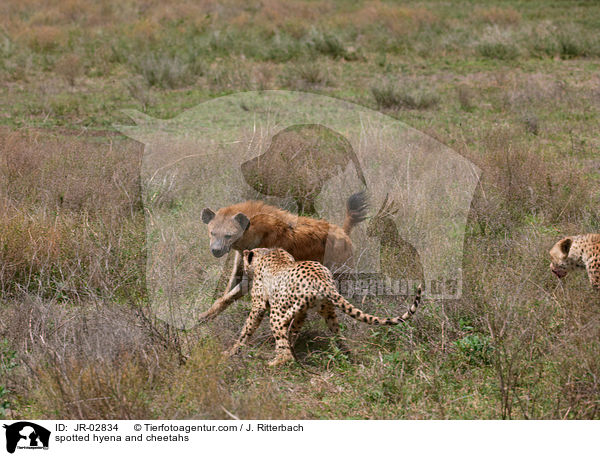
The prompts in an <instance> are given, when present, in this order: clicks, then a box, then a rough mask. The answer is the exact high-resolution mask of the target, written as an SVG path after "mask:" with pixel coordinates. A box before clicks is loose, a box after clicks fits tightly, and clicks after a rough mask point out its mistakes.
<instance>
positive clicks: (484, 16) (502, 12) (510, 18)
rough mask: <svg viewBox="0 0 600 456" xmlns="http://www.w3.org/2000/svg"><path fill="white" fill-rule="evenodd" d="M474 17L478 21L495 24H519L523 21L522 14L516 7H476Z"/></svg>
mask: <svg viewBox="0 0 600 456" xmlns="http://www.w3.org/2000/svg"><path fill="white" fill-rule="evenodd" d="M473 18H474V19H475V20H476V21H477V22H483V23H485V24H494V25H517V24H519V22H521V14H520V13H519V12H518V11H517V10H515V9H514V8H511V7H509V8H500V7H498V6H493V7H491V8H481V7H477V8H475V11H474V12H473Z"/></svg>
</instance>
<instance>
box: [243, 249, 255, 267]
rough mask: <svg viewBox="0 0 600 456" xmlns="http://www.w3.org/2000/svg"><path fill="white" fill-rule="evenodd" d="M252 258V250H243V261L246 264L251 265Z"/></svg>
mask: <svg viewBox="0 0 600 456" xmlns="http://www.w3.org/2000/svg"><path fill="white" fill-rule="evenodd" d="M253 257H254V252H253V251H252V250H244V260H245V261H246V263H247V264H250V263H252V258H253Z"/></svg>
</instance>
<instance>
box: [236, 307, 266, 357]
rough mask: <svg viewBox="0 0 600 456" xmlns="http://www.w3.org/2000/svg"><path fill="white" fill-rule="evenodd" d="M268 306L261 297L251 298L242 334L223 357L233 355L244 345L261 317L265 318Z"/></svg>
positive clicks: (258, 324)
mask: <svg viewBox="0 0 600 456" xmlns="http://www.w3.org/2000/svg"><path fill="white" fill-rule="evenodd" d="M268 306H269V303H268V301H267V300H266V299H262V297H261V296H252V310H250V315H248V318H247V319H246V323H244V327H243V328H242V333H241V334H240V337H239V339H238V340H237V342H236V343H235V344H234V345H233V347H231V348H230V349H229V350H227V351H226V352H225V355H227V356H231V355H234V354H235V353H236V352H237V351H238V350H239V349H240V347H242V346H243V345H245V344H246V342H247V341H248V339H249V338H250V337H251V336H252V334H254V332H255V331H256V329H257V328H258V327H259V326H260V323H261V321H262V319H263V317H264V316H265V312H266V311H267V308H268Z"/></svg>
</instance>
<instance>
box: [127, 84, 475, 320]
mask: <svg viewBox="0 0 600 456" xmlns="http://www.w3.org/2000/svg"><path fill="white" fill-rule="evenodd" d="M126 113H127V114H128V115H129V116H130V117H132V118H133V119H134V120H135V122H136V125H135V126H124V125H121V126H118V127H117V128H118V129H119V130H120V131H121V132H123V133H124V134H125V135H127V136H129V137H131V138H133V139H136V140H138V141H140V142H142V143H144V145H145V150H144V156H143V160H142V169H141V179H142V197H143V203H144V209H145V214H146V234H147V255H148V256H147V265H146V283H147V287H148V291H149V296H150V298H151V302H152V307H153V309H154V311H155V312H156V314H157V316H158V317H159V318H161V319H163V320H165V321H167V322H169V323H170V324H172V325H175V326H177V327H180V328H191V327H193V326H195V325H196V324H197V321H198V316H199V315H201V314H202V313H203V312H205V311H206V310H207V309H209V308H210V307H211V306H212V305H213V303H214V301H215V298H217V297H218V296H220V293H219V292H218V291H217V290H222V289H223V288H224V286H223V285H224V283H226V282H227V280H228V279H229V274H230V271H231V268H232V262H233V251H231V250H230V248H229V246H230V245H231V243H232V242H233V241H235V239H233V240H231V241H230V242H229V244H228V243H227V239H228V238H227V236H230V237H231V236H233V237H234V238H235V236H236V233H235V232H233V231H232V232H225V231H227V230H226V229H225V228H224V231H223V233H217V234H219V235H220V236H221V237H220V238H219V239H220V240H221V241H220V243H216V242H215V243H213V245H212V251H211V245H210V244H209V236H208V234H207V232H206V225H204V224H203V223H202V220H203V215H205V214H206V213H203V209H204V208H212V209H214V210H215V211H216V210H217V209H219V208H223V207H226V206H230V205H233V204H236V203H240V202H243V201H247V200H260V201H263V202H265V203H266V204H269V205H272V206H276V207H278V208H282V209H285V210H288V211H290V212H291V213H293V214H298V213H300V214H302V215H306V216H309V217H313V218H317V219H325V220H328V221H329V222H331V223H333V224H336V225H339V226H341V225H342V223H343V221H344V217H345V216H346V212H347V211H348V207H349V206H348V204H349V203H348V200H349V198H350V197H351V195H357V194H359V195H360V194H363V195H365V196H366V197H368V199H367V209H366V218H365V219H364V220H362V221H361V222H360V223H358V224H357V225H356V226H355V227H354V228H353V230H352V233H351V239H352V244H353V250H354V252H353V262H352V264H351V265H346V266H348V268H347V269H348V270H347V271H345V273H346V274H345V276H344V278H341V279H339V280H338V285H339V288H340V292H341V293H342V295H344V296H346V297H348V298H350V297H352V296H353V295H357V294H358V295H364V294H374V295H382V296H390V295H407V294H410V293H411V292H412V289H413V287H414V286H415V285H417V284H418V283H421V282H422V283H423V284H424V291H423V294H424V297H426V298H432V299H457V298H459V297H460V296H461V293H462V269H461V267H462V258H463V241H464V235H465V226H466V222H467V216H468V213H469V210H470V205H471V200H472V197H473V193H474V191H475V187H476V185H477V182H478V179H479V174H480V171H479V169H478V168H477V167H476V166H474V165H473V164H472V163H471V162H470V161H468V160H467V159H465V158H464V157H462V156H461V155H459V154H457V153H456V152H454V151H453V150H451V149H450V148H448V147H447V146H445V145H443V144H441V143H440V142H438V141H436V140H434V139H433V138H431V137H429V136H427V135H425V134H423V133H421V132H419V131H417V130H415V129H413V128H410V127H408V126H407V125H406V124H404V123H402V122H400V121H398V120H396V119H393V118H391V117H389V116H386V115H383V114H381V113H379V112H376V111H372V110H370V109H367V108H365V107H362V106H358V105H355V104H352V103H348V102H345V101H341V100H338V99H334V98H329V97H326V96H322V95H316V94H309V93H301V92H291V91H261V92H244V93H238V94H234V95H229V96H226V97H222V98H217V99H213V100H210V101H207V102H205V103H202V104H200V105H198V106H197V107H195V108H193V109H190V110H188V111H185V112H184V113H182V114H181V115H179V116H178V117H176V118H174V119H170V120H158V119H153V118H150V117H147V116H145V115H143V114H141V113H139V112H137V111H126ZM361 192H364V193H361ZM355 203H356V202H355ZM356 204H358V203H356ZM211 213H212V211H211ZM213 215H214V213H213ZM236 216H237V217H238V218H237V219H236V225H235V226H236V227H242V228H246V227H247V222H246V220H245V218H244V216H243V214H242V215H236ZM205 223H206V222H205ZM288 225H289V229H291V230H293V229H294V225H295V222H294V221H292V222H288ZM217 244H218V245H217ZM330 244H332V245H331V246H329V245H327V246H326V248H325V257H324V258H323V262H324V264H326V263H327V260H328V255H329V256H330V255H333V253H332V252H333V249H335V245H333V242H332V243H330ZM334 272H335V271H334Z"/></svg>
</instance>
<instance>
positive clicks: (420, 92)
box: [371, 82, 440, 109]
mask: <svg viewBox="0 0 600 456" xmlns="http://www.w3.org/2000/svg"><path fill="white" fill-rule="evenodd" d="M371 93H372V94H373V98H375V102H376V103H377V107H378V108H379V109H428V108H432V107H434V106H436V105H437V104H438V103H439V100H440V97H439V95H438V94H437V93H435V92H433V91H432V90H431V89H424V88H422V87H419V86H414V85H403V86H397V85H396V84H393V83H390V82H387V83H384V84H383V85H382V86H381V87H377V86H373V87H371Z"/></svg>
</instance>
